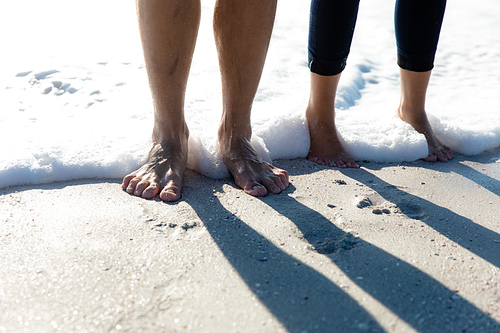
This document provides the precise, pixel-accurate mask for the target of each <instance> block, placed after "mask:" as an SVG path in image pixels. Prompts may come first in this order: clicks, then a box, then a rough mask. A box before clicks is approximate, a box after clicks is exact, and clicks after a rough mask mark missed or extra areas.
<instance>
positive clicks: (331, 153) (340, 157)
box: [306, 106, 359, 168]
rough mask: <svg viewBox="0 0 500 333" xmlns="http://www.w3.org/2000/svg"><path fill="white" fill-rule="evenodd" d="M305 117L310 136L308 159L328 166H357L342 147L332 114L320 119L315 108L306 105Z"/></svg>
mask: <svg viewBox="0 0 500 333" xmlns="http://www.w3.org/2000/svg"><path fill="white" fill-rule="evenodd" d="M306 119H307V125H308V126H309V136H310V138H311V147H310V148H309V154H308V155H307V159H308V160H309V161H312V162H314V163H317V164H319V165H323V166H328V167H334V166H337V167H339V168H359V165H358V164H357V163H356V162H355V161H354V160H353V159H352V158H351V157H350V156H349V155H348V154H347V153H346V151H345V150H344V148H343V147H342V143H341V142H340V140H339V137H338V135H337V130H336V128H335V122H334V115H332V116H331V118H330V119H320V118H319V117H318V116H317V113H316V112H315V110H314V109H313V108H312V107H311V106H308V107H307V110H306Z"/></svg>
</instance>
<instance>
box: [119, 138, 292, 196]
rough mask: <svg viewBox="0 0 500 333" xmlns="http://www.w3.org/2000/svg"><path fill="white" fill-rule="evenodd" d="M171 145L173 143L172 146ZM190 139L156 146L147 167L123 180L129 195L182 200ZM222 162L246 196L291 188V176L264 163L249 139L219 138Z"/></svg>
mask: <svg viewBox="0 0 500 333" xmlns="http://www.w3.org/2000/svg"><path fill="white" fill-rule="evenodd" d="M171 141H174V142H173V143H172V142H171ZM187 141H188V135H187V134H186V135H184V136H183V137H182V138H180V139H179V140H169V142H167V141H165V142H161V143H154V144H153V148H152V149H151V151H150V153H149V156H148V160H147V162H146V164H144V165H143V166H142V167H140V168H139V169H138V170H136V171H134V172H132V173H131V174H129V175H128V176H126V177H125V178H124V179H123V183H122V189H123V190H125V191H126V192H127V193H130V194H133V195H136V196H139V197H143V198H146V199H152V198H154V197H155V196H156V195H158V194H159V197H160V199H161V200H163V201H166V202H172V201H177V200H179V199H180V198H181V188H182V176H183V174H184V171H185V169H186V163H187ZM219 143H220V147H221V156H222V161H223V162H224V164H225V166H226V168H227V169H228V171H229V172H230V173H231V175H232V176H233V178H234V181H235V183H236V185H238V186H239V187H240V188H242V189H243V190H244V191H245V192H246V193H248V194H250V195H252V196H256V197H262V196H265V195H267V193H269V192H271V193H274V194H278V193H281V192H282V191H284V190H285V189H286V188H287V187H288V184H289V183H288V173H287V172H286V171H285V170H282V169H279V168H276V167H274V166H272V165H271V164H269V163H267V162H266V161H263V160H262V159H261V158H260V156H259V155H258V154H257V153H256V151H255V150H254V149H253V147H252V145H251V144H250V142H249V141H248V139H246V138H234V136H231V135H225V134H224V133H220V134H219Z"/></svg>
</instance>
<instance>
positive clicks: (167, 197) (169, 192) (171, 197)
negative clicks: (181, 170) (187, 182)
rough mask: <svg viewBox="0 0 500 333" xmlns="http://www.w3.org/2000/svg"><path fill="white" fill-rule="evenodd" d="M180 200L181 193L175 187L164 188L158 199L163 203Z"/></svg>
mask: <svg viewBox="0 0 500 333" xmlns="http://www.w3.org/2000/svg"><path fill="white" fill-rule="evenodd" d="M180 198H181V191H180V189H179V188H177V187H176V186H171V187H165V188H164V189H163V190H162V191H161V193H160V199H161V200H163V201H165V202H174V201H177V200H179V199H180Z"/></svg>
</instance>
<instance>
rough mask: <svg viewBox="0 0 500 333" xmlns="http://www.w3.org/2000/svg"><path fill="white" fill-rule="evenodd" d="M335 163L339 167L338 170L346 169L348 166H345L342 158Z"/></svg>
mask: <svg viewBox="0 0 500 333" xmlns="http://www.w3.org/2000/svg"><path fill="white" fill-rule="evenodd" d="M334 162H335V165H336V166H337V168H340V169H345V167H346V165H345V163H344V161H342V160H341V159H340V158H336V159H335V160H334Z"/></svg>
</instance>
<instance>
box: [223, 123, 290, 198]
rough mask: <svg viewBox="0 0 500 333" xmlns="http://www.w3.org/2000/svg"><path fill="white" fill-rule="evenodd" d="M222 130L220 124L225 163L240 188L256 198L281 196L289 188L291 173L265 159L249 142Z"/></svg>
mask: <svg viewBox="0 0 500 333" xmlns="http://www.w3.org/2000/svg"><path fill="white" fill-rule="evenodd" d="M223 128H224V125H221V127H220V129H219V145H220V150H221V157H222V162H223V163H224V165H225V166H226V168H227V170H228V171H229V172H230V173H231V175H232V176H233V178H234V181H235V183H236V185H237V186H239V187H240V188H242V189H243V190H244V191H245V192H246V193H247V194H250V195H252V196H255V197H263V196H265V195H266V194H267V193H268V192H271V193H274V194H278V193H281V192H282V191H284V190H285V189H286V188H287V187H288V185H289V182H288V172H286V171H285V170H282V169H279V168H276V167H275V166H273V165H271V164H269V163H267V162H266V161H264V160H262V158H261V157H260V156H259V155H258V154H257V152H256V151H255V149H254V148H253V147H252V145H251V144H250V142H249V140H248V139H246V138H245V137H239V136H238V135H235V134H234V132H233V133H228V132H227V131H225V130H224V129H223Z"/></svg>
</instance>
